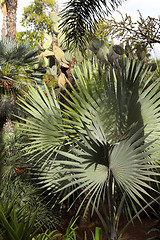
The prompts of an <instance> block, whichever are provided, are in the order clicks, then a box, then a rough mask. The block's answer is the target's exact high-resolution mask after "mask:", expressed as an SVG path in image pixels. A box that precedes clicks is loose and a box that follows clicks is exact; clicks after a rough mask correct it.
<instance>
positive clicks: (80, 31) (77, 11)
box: [61, 0, 123, 49]
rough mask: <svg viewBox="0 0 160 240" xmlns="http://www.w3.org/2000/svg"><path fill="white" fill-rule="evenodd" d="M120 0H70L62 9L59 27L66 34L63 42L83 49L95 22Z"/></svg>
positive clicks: (119, 2) (118, 3)
mask: <svg viewBox="0 0 160 240" xmlns="http://www.w3.org/2000/svg"><path fill="white" fill-rule="evenodd" d="M122 2H123V1H122V0H116V1H115V0H114V1H113V0H107V1H104V0H98V1H96V0H89V1H83V0H78V1H77V0H76V1H75V0H70V1H68V2H67V3H66V7H65V8H64V9H63V10H62V12H61V16H62V23H61V27H62V29H63V32H64V33H65V34H66V38H65V42H66V43H68V45H69V46H70V47H71V48H72V47H73V46H78V47H79V48H80V49H83V47H84V45H85V44H86V39H87V37H88V36H89V33H93V32H94V30H95V23H96V22H97V21H98V19H100V18H102V16H104V15H105V14H106V15H108V14H110V13H111V10H112V9H115V8H116V7H118V6H119V5H121V3H122Z"/></svg>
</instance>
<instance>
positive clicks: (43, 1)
mask: <svg viewBox="0 0 160 240" xmlns="http://www.w3.org/2000/svg"><path fill="white" fill-rule="evenodd" d="M55 11H58V5H57V4H56V2H55V1H53V0H40V1H39V0H34V1H33V3H32V4H31V5H29V6H28V7H26V8H24V13H23V15H22V16H23V17H22V21H21V24H22V26H23V27H25V28H26V29H27V30H26V31H22V32H19V33H17V40H18V41H20V42H22V41H23V42H24V41H27V42H29V43H30V44H31V45H32V46H37V44H38V42H39V41H43V39H44V32H46V33H48V34H52V32H53V29H52V28H53V22H52V20H51V17H50V13H51V12H55Z"/></svg>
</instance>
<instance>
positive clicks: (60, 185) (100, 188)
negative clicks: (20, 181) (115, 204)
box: [23, 59, 160, 215]
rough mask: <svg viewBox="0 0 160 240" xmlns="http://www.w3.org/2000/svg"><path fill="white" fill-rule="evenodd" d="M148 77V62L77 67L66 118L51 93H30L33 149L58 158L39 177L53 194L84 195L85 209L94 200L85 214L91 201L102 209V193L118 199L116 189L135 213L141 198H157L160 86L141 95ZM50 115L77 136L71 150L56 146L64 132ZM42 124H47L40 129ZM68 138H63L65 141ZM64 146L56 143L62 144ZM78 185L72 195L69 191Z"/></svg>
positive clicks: (29, 126) (66, 132)
mask: <svg viewBox="0 0 160 240" xmlns="http://www.w3.org/2000/svg"><path fill="white" fill-rule="evenodd" d="M147 72H148V71H147V69H145V68H144V66H143V64H141V63H140V64H139V63H137V62H136V61H132V60H128V59H124V60H123V61H121V62H119V64H117V66H116V67H115V68H112V67H110V68H108V67H107V68H105V67H102V68H101V67H99V66H98V63H97V61H96V59H94V61H93V63H91V62H90V61H85V62H84V63H83V64H82V65H81V66H78V65H77V67H76V68H75V70H73V76H74V78H75V82H76V86H77V87H76V89H75V88H74V87H73V86H71V88H72V93H70V92H68V94H69V96H70V99H71V100H68V99H67V98H65V96H63V97H64V99H65V100H66V101H67V102H68V103H69V104H66V105H65V104H63V103H60V104H63V105H64V106H63V107H65V108H63V109H64V110H63V111H62V113H61V116H59V117H60V118H59V117H58V118H57V117H55V111H50V110H49V107H48V106H50V104H48V101H51V102H52V101H53V100H51V99H52V96H51V95H50V93H49V91H48V92H47V95H48V98H47V97H46V96H45V97H42V96H43V94H42V93H41V90H39V92H38V91H35V90H34V91H30V93H29V94H28V97H27V99H28V100H29V103H26V104H25V102H24V101H23V104H25V105H26V106H27V108H25V110H26V111H27V112H28V113H29V115H30V117H29V120H26V125H25V129H26V130H27V132H28V133H31V137H32V139H33V143H34V144H33V149H34V148H41V149H43V151H44V150H45V148H46V149H49V148H50V146H51V145H52V149H54V151H55V152H56V153H57V156H56V157H55V155H54V158H52V157H51V158H50V165H49V169H48V168H46V169H45V168H44V169H43V170H42V171H39V170H38V167H37V168H36V171H37V172H38V175H36V177H37V180H38V182H39V184H40V185H41V186H42V187H43V189H45V190H46V191H47V193H48V192H52V193H55V194H58V199H61V197H62V192H63V200H65V199H67V198H68V197H70V196H71V195H72V194H73V193H75V192H79V191H80V190H81V192H80V194H79V196H82V195H84V196H85V197H84V200H83V201H82V203H81V204H80V207H79V210H80V209H81V207H82V205H83V203H84V202H85V200H86V199H87V201H88V203H87V205H86V208H85V210H86V211H87V208H88V207H89V205H90V204H91V203H92V208H93V211H94V209H97V208H98V206H99V202H100V199H101V196H103V198H105V197H106V195H108V194H110V195H112V194H114V193H113V192H112V190H114V189H117V188H118V189H120V190H121V191H122V193H123V192H125V193H126V195H127V196H128V199H129V201H130V202H131V205H132V206H133V208H134V210H135V211H136V208H135V206H136V205H139V206H140V207H142V204H141V201H144V202H145V203H146V200H145V196H147V197H150V198H152V197H151V196H150V194H149V193H148V190H151V191H152V190H153V189H152V187H151V186H150V185H149V182H154V181H155V179H154V178H153V177H154V176H156V175H159V174H158V173H157V172H156V171H153V169H154V168H156V167H158V166H155V165H153V164H151V163H154V162H155V160H154V158H152V155H153V157H155V155H154V151H157V148H156V147H157V145H156V143H155V142H156V141H155V139H156V138H158V139H159V137H160V135H159V129H160V121H159V119H160V118H159V110H160V109H159V108H160V98H159V93H158V91H157V90H158V89H159V85H160V82H159V81H158V80H157V81H155V82H154V83H152V84H151V85H150V87H149V88H147V89H145V90H142V91H140V90H139V89H144V88H143V87H145V85H146V83H147V82H148V81H150V80H151V79H150V78H149V77H148V74H147ZM140 87H141V88H140ZM66 91H67V90H66ZM39 100H40V102H39ZM54 101H55V100H54ZM52 105H54V106H55V104H52ZM37 109H39V110H38V111H37ZM56 110H58V112H59V111H60V110H59V108H57V107H56ZM146 112H147V114H146ZM37 113H38V117H37ZM44 113H45V114H44ZM44 116H45V118H44ZM56 116H57V113H56ZM51 118H53V119H54V120H53V122H54V121H55V122H56V124H57V123H58V122H57V120H60V121H62V122H61V123H59V125H56V127H57V126H59V127H60V129H61V130H60V134H61V131H62V129H63V130H64V131H63V133H64V135H63V137H64V138H65V139H70V149H65V150H63V149H60V148H57V149H55V146H56V145H54V143H55V134H57V133H55V131H56V130H57V129H56V128H54V126H55V124H54V123H53V122H51V124H53V127H51V125H49V128H48V124H47V123H48V121H49V119H51ZM37 119H38V126H41V127H37V126H36V125H35V122H36V121H37ZM145 125H146V126H145ZM155 125H156V126H155ZM28 129H31V130H28ZM48 131H50V132H49V135H50V136H51V137H50V138H48V134H46V133H48ZM56 136H57V135H56ZM63 137H62V138H63ZM46 138H47V141H46ZM62 138H61V135H60V141H61V139H62ZM37 139H38V140H37ZM36 141H38V144H37V142H36ZM60 141H59V142H58V143H57V146H58V145H59V146H61V145H62V142H60ZM68 150H69V151H68ZM52 160H53V161H52ZM156 160H157V158H156ZM54 176H56V178H55V177H54ZM110 184H111V185H110ZM108 186H112V188H111V189H112V190H111V189H110V187H108ZM71 187H72V189H73V190H70V191H68V189H70V188H71ZM115 191H116V190H115ZM127 209H128V212H129V215H130V209H129V208H127Z"/></svg>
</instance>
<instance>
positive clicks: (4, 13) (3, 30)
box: [1, 1, 7, 39]
mask: <svg viewBox="0 0 160 240" xmlns="http://www.w3.org/2000/svg"><path fill="white" fill-rule="evenodd" d="M1 10H2V13H3V25H2V30H1V33H2V39H5V37H6V15H7V7H6V2H5V1H4V2H2V3H1Z"/></svg>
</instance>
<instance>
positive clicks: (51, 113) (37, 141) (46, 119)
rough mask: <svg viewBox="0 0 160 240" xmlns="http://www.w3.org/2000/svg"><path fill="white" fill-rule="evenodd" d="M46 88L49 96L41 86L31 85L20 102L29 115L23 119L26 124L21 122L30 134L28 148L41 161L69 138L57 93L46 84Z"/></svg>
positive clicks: (20, 126)
mask: <svg viewBox="0 0 160 240" xmlns="http://www.w3.org/2000/svg"><path fill="white" fill-rule="evenodd" d="M45 89H46V95H47V96H46V95H45V93H44V92H43V90H42V89H41V88H40V87H37V88H34V87H32V86H30V87H29V91H30V92H29V93H26V94H25V99H23V98H22V97H20V101H21V103H20V104H19V105H20V106H21V107H22V108H23V109H24V110H25V112H26V113H27V115H28V117H27V118H25V119H22V120H23V121H25V124H23V123H22V124H21V123H19V129H21V130H22V131H23V132H24V133H25V134H26V135H27V136H29V138H30V140H31V144H30V146H29V147H28V150H29V151H30V154H33V153H34V158H36V157H38V156H39V157H38V158H39V161H40V159H42V158H43V157H44V156H45V158H46V160H47V159H49V158H50V156H52V154H53V152H54V149H55V148H56V147H59V146H62V145H63V143H64V142H65V139H66V138H67V136H65V135H64V129H63V127H62V120H61V113H60V109H59V104H58V102H57V100H56V97H55V93H54V91H53V90H52V93H50V92H49V90H48V88H47V87H46V85H45ZM38 149H39V151H38V152H37V150H38ZM40 156H41V157H40Z"/></svg>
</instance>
